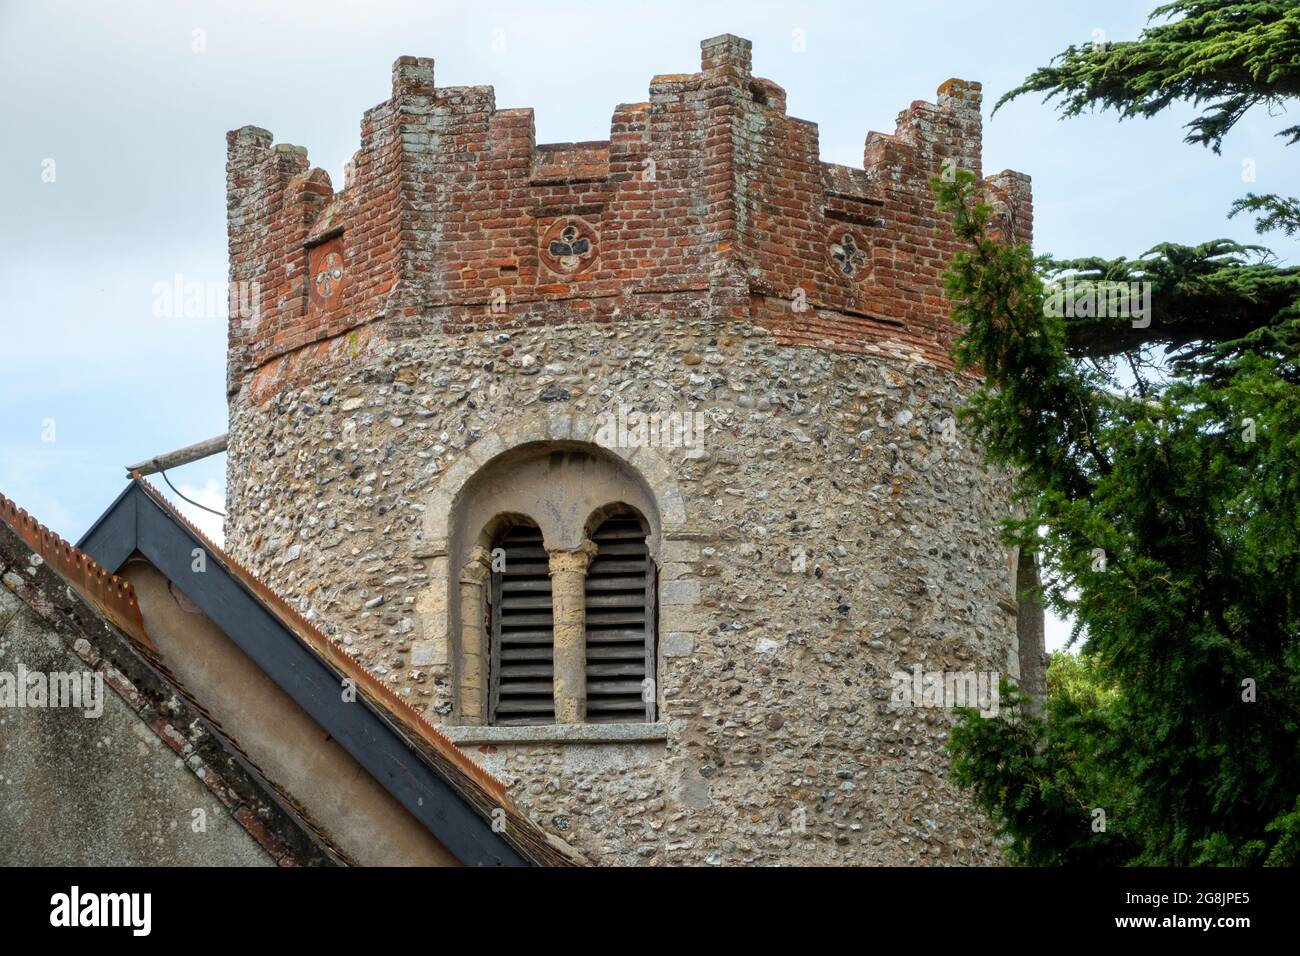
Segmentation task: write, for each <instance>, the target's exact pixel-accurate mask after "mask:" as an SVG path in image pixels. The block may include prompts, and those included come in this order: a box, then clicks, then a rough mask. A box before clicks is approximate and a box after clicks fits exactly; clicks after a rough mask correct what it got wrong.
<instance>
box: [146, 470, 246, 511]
mask: <svg viewBox="0 0 1300 956" xmlns="http://www.w3.org/2000/svg"><path fill="white" fill-rule="evenodd" d="M153 465H154V467H155V468H158V474H160V475H162V478H163V481H165V482H167V487H168V488H170V489H171V490H172V491H173V492H175V494H176V497H177V498H179V499H181V501H188V502H189V503H190V504H192V505H193V506H194V507H196V508H202V509H203V510H204V511H206V512H207V513H208V514H210V515H216V516H217V517H218V518H226V517H229V516H228V515H227V514H226V513H225V512H224V511H217V510H216V509H215V508H209V507H208V506H207V505H201V504H199V503H198V502H197V501H195V500H194V499H193V498H186V497H185V496H184V495H183V494H181V493H180V491H179V490H178V489H177V488H176V486H175V485H173V484H172V480H171V479H170V478H168V477H167V472H166V471H165V470H164V469H162V468H159V467H158V459H157V458H155V459H154V460H153Z"/></svg>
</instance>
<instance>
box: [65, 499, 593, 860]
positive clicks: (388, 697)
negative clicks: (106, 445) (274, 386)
mask: <svg viewBox="0 0 1300 956" xmlns="http://www.w3.org/2000/svg"><path fill="white" fill-rule="evenodd" d="M80 547H81V548H82V549H83V550H84V551H86V552H87V553H88V554H89V555H91V556H92V557H93V558H95V559H96V560H97V561H99V562H100V563H101V564H103V565H104V566H105V567H107V568H110V569H113V570H118V569H120V568H121V567H122V566H123V564H125V562H126V561H127V559H128V558H130V557H131V556H132V555H133V554H136V553H139V554H140V555H141V556H143V557H144V558H145V559H146V560H147V561H148V562H149V563H150V564H151V565H153V566H154V567H155V568H156V569H157V570H158V571H159V572H161V573H162V574H163V575H164V576H165V577H166V578H167V579H168V580H169V581H171V582H172V583H173V584H175V585H176V586H177V587H178V588H179V589H180V590H181V591H182V592H184V593H185V594H186V596H187V597H188V598H189V599H190V600H191V601H193V602H194V604H195V605H197V606H198V608H199V609H200V610H201V611H202V612H203V613H204V614H205V615H206V616H207V617H208V618H209V619H210V620H211V621H212V622H213V623H214V624H215V625H217V627H219V628H220V629H221V630H222V631H223V632H224V633H225V634H226V635H227V636H228V637H229V638H230V640H232V641H233V642H234V643H235V644H236V645H237V646H239V648H240V649H241V650H243V651H244V653H245V654H247V655H248V656H249V658H251V659H252V660H253V662H254V663H255V664H256V665H257V666H258V667H259V668H261V669H262V670H263V671H264V672H265V673H266V674H267V676H269V677H270V678H271V679H272V680H273V681H274V682H275V683H276V685H277V686H279V687H280V688H281V689H282V690H283V691H284V692H285V693H287V694H288V695H289V696H290V697H292V698H293V699H294V700H295V701H296V702H297V703H298V705H299V706H301V707H302V708H303V710H305V711H306V712H307V713H308V714H309V715H310V716H311V717H312V719H314V720H315V721H316V722H317V723H318V724H320V726H321V727H323V728H324V729H325V730H326V731H327V732H328V733H329V734H330V735H331V736H333V737H334V739H335V740H337V741H338V743H339V744H340V745H341V746H342V747H343V749H344V750H346V751H347V752H348V753H349V754H350V755H351V756H352V758H353V759H354V760H356V761H357V763H359V764H360V765H361V766H362V767H364V768H365V769H366V770H367V772H369V773H370V774H371V775H372V776H374V777H375V779H376V780H378V781H379V782H380V784H381V785H382V786H383V787H384V788H385V789H386V790H388V792H389V793H391V794H392V795H393V797H394V798H396V799H397V800H398V801H399V802H400V803H401V804H402V805H403V806H404V807H405V808H406V809H407V810H408V811H409V812H410V813H411V814H412V815H413V816H414V817H415V818H416V819H417V820H419V821H420V823H421V824H423V825H424V826H425V827H426V828H427V829H428V830H429V832H430V833H432V834H433V835H434V836H435V837H436V838H437V839H438V840H439V841H440V842H441V843H442V844H443V845H444V846H446V847H447V849H448V850H450V851H451V852H452V853H453V854H454V855H455V856H456V858H457V859H459V860H460V861H461V862H462V863H465V864H468V865H488V866H499V865H507V866H508V865H528V864H533V863H535V864H549V865H565V864H569V863H572V862H574V859H573V857H572V856H571V855H570V853H571V851H569V853H566V852H565V850H566V849H567V848H562V845H560V844H559V843H558V841H556V840H554V839H553V838H551V837H550V836H548V835H547V834H546V833H544V832H543V831H541V830H540V829H539V828H538V827H537V826H536V825H535V824H533V823H532V822H531V821H530V820H529V819H528V818H527V817H526V816H524V815H523V814H522V813H521V812H519V811H518V810H517V809H516V808H515V807H514V806H513V804H512V803H511V802H510V800H509V798H508V797H507V796H506V793H505V789H504V787H502V785H501V783H500V782H499V781H497V780H496V779H495V778H494V777H492V776H491V775H490V774H488V773H487V771H485V770H483V769H482V768H481V767H479V766H478V765H477V764H475V763H474V762H473V761H472V760H471V759H470V758H469V757H468V756H467V755H466V754H464V753H463V752H462V751H461V750H460V749H459V748H458V747H456V745H455V744H453V743H452V742H451V741H450V740H448V739H447V738H446V737H445V736H443V735H442V734H441V733H440V732H439V731H438V730H437V729H436V728H435V727H434V726H433V725H432V724H430V723H429V722H428V721H427V720H425V719H424V718H423V717H421V716H420V715H419V714H418V713H417V712H416V711H415V710H414V708H412V707H411V706H410V705H409V704H407V703H406V702H405V701H403V700H401V699H400V698H399V697H397V695H396V694H394V693H393V692H392V691H391V689H389V688H388V687H387V686H385V685H384V684H383V682H382V681H380V680H379V679H378V678H377V677H375V676H374V675H373V674H372V673H370V671H368V670H367V669H366V668H365V667H363V666H362V665H361V663H360V662H359V661H357V660H356V659H355V658H353V657H352V656H351V655H349V654H347V653H346V652H345V651H344V650H343V649H342V648H341V647H340V646H339V645H338V644H336V643H335V642H334V641H333V640H331V639H330V638H329V637H327V636H326V635H325V634H324V633H322V632H321V631H320V630H319V629H318V628H316V627H315V626H314V625H313V624H311V622H309V621H307V620H306V619H305V618H304V617H303V616H302V615H301V614H299V613H298V612H297V611H296V610H295V609H294V608H292V607H291V606H290V605H289V604H288V603H287V602H286V601H284V599H283V598H281V597H280V596H279V595H277V594H275V593H274V592H272V591H271V590H270V589H269V588H267V587H266V586H265V585H264V584H262V583H261V582H260V581H258V580H257V579H256V578H255V577H254V576H253V575H252V573H251V572H249V571H248V570H247V569H246V568H244V567H242V566H241V565H240V564H239V563H238V562H236V561H234V560H233V559H232V558H230V557H229V556H228V555H226V554H225V552H224V551H222V550H221V549H220V548H218V547H217V546H216V545H214V544H213V543H212V542H210V541H209V540H207V538H205V537H204V536H203V534H202V533H201V532H199V531H198V529H197V528H195V527H194V526H193V525H191V524H190V523H189V522H188V521H186V520H185V518H184V517H182V516H181V515H180V514H179V513H178V512H176V510H175V509H174V508H172V506H171V504H170V503H169V502H168V501H167V500H166V499H165V498H164V497H163V496H162V495H161V494H160V493H159V492H158V491H157V490H155V489H154V488H153V487H151V486H150V485H149V484H148V483H146V482H145V481H143V480H142V479H140V478H139V477H136V478H135V480H133V481H132V483H131V485H130V486H128V488H127V489H126V490H125V491H124V492H123V493H122V495H120V496H119V497H118V499H117V501H115V502H114V504H113V505H112V507H110V508H109V510H108V511H107V512H106V513H105V514H104V515H103V516H102V517H101V518H100V519H99V520H98V521H97V522H96V523H95V525H94V526H93V527H92V528H91V529H90V530H89V531H88V532H87V533H86V535H85V536H84V537H83V538H82V541H81V542H80ZM196 549H201V551H202V552H203V553H204V554H205V565H206V570H205V571H203V572H202V573H199V572H196V571H195V570H194V566H195V557H196V555H195V551H196ZM347 679H350V680H352V681H354V683H355V687H356V689H357V691H358V693H357V695H356V700H355V702H349V701H345V700H344V697H343V694H342V692H341V691H342V687H343V681H344V680H347ZM498 820H499V821H501V824H499V825H497V826H494V823H495V822H496V821H498ZM502 825H503V828H504V831H503V832H498V831H499V830H502Z"/></svg>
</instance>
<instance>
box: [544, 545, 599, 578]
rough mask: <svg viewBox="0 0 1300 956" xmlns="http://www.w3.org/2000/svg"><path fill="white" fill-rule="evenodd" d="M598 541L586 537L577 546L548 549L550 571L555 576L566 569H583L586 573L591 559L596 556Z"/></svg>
mask: <svg viewBox="0 0 1300 956" xmlns="http://www.w3.org/2000/svg"><path fill="white" fill-rule="evenodd" d="M597 550H598V549H597V547H596V543H595V542H594V541H591V540H590V539H584V540H583V542H582V544H580V545H578V546H577V547H576V548H567V549H560V548H556V549H554V550H550V551H547V552H546V553H547V554H548V555H549V556H550V572H551V575H552V576H554V575H555V574H557V573H562V572H564V571H581V572H583V573H586V570H587V568H588V566H589V565H590V564H591V559H592V558H594V557H595V556H596V551H597Z"/></svg>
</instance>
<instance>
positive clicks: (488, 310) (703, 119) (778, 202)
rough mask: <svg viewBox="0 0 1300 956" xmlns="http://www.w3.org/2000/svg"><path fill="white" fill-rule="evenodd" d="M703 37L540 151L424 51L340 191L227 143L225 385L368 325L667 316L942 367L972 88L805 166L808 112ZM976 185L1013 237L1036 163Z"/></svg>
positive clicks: (1020, 231)
mask: <svg viewBox="0 0 1300 956" xmlns="http://www.w3.org/2000/svg"><path fill="white" fill-rule="evenodd" d="M701 48H702V61H701V71H700V72H699V73H693V74H689V75H687V74H681V75H665V76H656V77H654V78H653V79H652V80H651V82H650V98H649V102H646V103H633V104H624V105H620V106H618V107H617V108H616V109H615V110H614V116H613V121H612V124H611V128H610V138H609V140H608V141H603V142H589V143H563V144H549V145H539V144H538V143H537V142H536V136H535V130H534V123H533V112H532V110H531V109H510V110H498V109H497V108H496V103H495V97H494V93H493V90H492V88H491V87H486V86H472V87H443V88H439V87H437V86H435V84H434V67H433V60H431V59H427V58H422V57H402V58H400V59H399V60H398V61H397V62H396V63H395V64H394V65H393V87H392V88H393V93H392V97H391V98H390V99H388V100H386V101H384V102H383V103H380V104H379V105H378V106H375V107H374V108H372V109H370V110H368V111H367V112H366V114H365V116H364V118H363V120H362V124H361V148H360V150H358V152H357V153H356V154H355V156H354V157H353V159H352V161H351V163H350V164H349V171H348V181H347V182H346V183H345V185H344V188H343V189H342V191H340V192H335V190H334V186H333V184H332V183H331V182H330V178H329V176H328V174H326V173H325V172H324V171H323V170H321V169H312V168H310V167H309V164H308V160H307V153H306V150H304V149H302V148H301V147H297V146H289V145H283V144H281V145H273V143H272V135H271V134H270V133H269V132H267V131H266V130H263V129H258V128H257V127H253V126H246V127H243V128H242V129H239V130H235V131H233V132H231V133H229V134H228V135H227V150H228V163H227V167H226V169H227V191H228V213H229V241H230V277H231V280H232V282H235V283H245V284H252V283H255V284H256V289H257V290H258V294H257V300H256V308H255V309H254V314H252V315H246V316H235V317H233V318H232V320H231V328H230V366H229V371H230V376H229V386H230V389H231V391H232V393H233V392H234V391H237V390H238V389H239V388H240V387H241V385H242V384H243V383H244V382H245V379H246V377H247V376H248V375H249V374H250V373H251V372H253V371H255V370H257V369H260V368H263V367H265V366H267V364H268V363H270V362H272V361H274V360H276V359H278V358H280V357H282V356H286V355H288V354H289V353H292V352H296V351H298V350H301V349H302V348H304V347H305V346H308V345H311V344H313V343H317V342H321V341H323V340H328V339H333V338H335V337H337V336H339V335H342V334H344V333H347V332H350V331H352V330H354V329H356V328H358V327H359V326H362V325H366V324H368V323H372V322H375V321H376V320H382V319H398V320H402V321H405V322H411V321H428V322H430V323H435V325H434V326H433V327H435V328H437V327H440V328H442V329H444V330H446V331H448V332H455V331H463V330H471V329H478V328H499V327H500V328H508V327H511V326H519V325H544V324H566V323H571V322H575V321H634V320H636V319H637V318H639V317H643V316H645V315H648V314H650V313H651V312H653V311H654V310H661V311H662V310H665V309H676V310H686V311H689V312H691V313H693V314H700V315H711V316H713V317H716V318H717V319H719V320H728V319H747V320H750V321H753V322H754V323H756V324H757V325H759V326H762V327H764V328H767V329H769V330H770V331H771V332H772V334H773V335H774V336H775V337H776V339H777V340H778V341H779V342H784V343H788V344H804V345H817V346H823V347H830V348H838V349H849V350H855V351H875V352H886V353H890V354H895V355H898V356H900V357H909V358H919V359H921V360H925V361H931V362H934V363H936V364H943V365H946V364H948V358H947V351H948V346H949V342H950V338H951V332H952V326H951V323H950V322H949V320H948V318H947V314H948V308H947V303H946V302H945V300H944V297H943V279H942V273H943V270H944V268H945V265H946V263H947V260H948V259H949V258H950V256H951V255H952V253H953V252H954V251H955V244H954V242H953V240H952V238H951V236H950V235H948V234H947V232H946V230H944V229H943V228H942V226H941V224H940V220H939V219H938V217H937V216H936V214H935V212H934V198H933V194H932V192H931V189H930V186H929V180H930V178H931V177H932V176H935V175H939V174H941V173H942V172H943V169H944V167H945V164H952V165H956V166H960V167H964V168H968V169H972V170H974V171H975V172H976V173H977V174H979V173H980V138H981V120H980V86H979V84H978V83H969V82H966V81H963V80H956V79H953V80H948V81H947V82H945V83H944V84H943V85H942V86H940V87H939V90H938V97H937V103H927V102H923V101H917V102H915V103H913V104H912V105H911V106H909V107H908V108H907V109H905V110H904V111H903V112H902V113H901V114H899V118H898V125H897V128H896V130H895V132H894V133H893V134H891V135H885V134H881V133H870V134H869V135H868V136H867V138H866V144H865V149H864V156H863V168H862V169H855V168H850V167H847V166H837V165H833V164H830V163H824V162H821V160H820V157H819V151H818V134H817V127H816V125H815V124H813V123H809V122H807V121H805V120H800V119H796V118H794V117H791V116H787V115H786V112H785V92H784V91H783V90H782V89H781V88H780V87H779V86H777V85H776V84H775V83H773V82H771V81H770V80H764V79H760V78H758V77H754V76H753V75H752V73H751V60H750V43H749V41H748V40H743V39H740V38H738V37H734V36H730V35H724V36H720V37H714V38H713V39H710V40H705V41H704V42H703V43H702V44H701ZM989 185H990V187H991V188H990V190H989V193H990V196H991V198H992V200H993V202H994V203H995V207H996V208H998V210H999V212H1000V214H1001V216H1002V217H1003V218H1002V222H1003V226H1004V228H1005V229H1007V230H1008V231H1010V232H1012V233H1013V234H1014V236H1015V238H1016V240H1017V241H1023V242H1028V241H1029V240H1030V239H1031V236H1032V206H1031V201H1030V191H1029V179H1028V177H1026V176H1023V175H1021V174H1018V173H1001V174H999V175H998V176H996V177H993V178H992V179H991V180H990V181H989ZM246 287H247V286H245V288H246Z"/></svg>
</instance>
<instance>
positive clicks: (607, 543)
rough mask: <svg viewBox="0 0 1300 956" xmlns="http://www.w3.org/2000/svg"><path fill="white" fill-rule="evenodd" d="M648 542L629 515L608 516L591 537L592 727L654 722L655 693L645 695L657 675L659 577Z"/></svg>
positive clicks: (589, 670) (589, 669)
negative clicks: (593, 553)
mask: <svg viewBox="0 0 1300 956" xmlns="http://www.w3.org/2000/svg"><path fill="white" fill-rule="evenodd" d="M645 538H646V533H645V528H644V527H643V526H642V524H641V521H640V520H639V519H638V518H635V517H633V516H631V515H628V516H619V517H615V518H609V519H608V520H606V521H605V522H604V523H603V524H601V526H600V527H599V528H597V529H596V532H595V534H593V535H592V541H594V542H595V543H596V547H597V552H596V556H595V557H594V558H593V559H592V561H591V566H590V567H589V568H588V569H587V600H586V612H587V613H586V616H587V721H588V722H589V723H593V724H609V723H641V722H642V721H646V722H653V721H654V719H655V702H654V697H655V695H654V693H649V694H646V693H644V690H645V687H646V685H645V683H644V682H645V680H646V678H647V677H649V678H652V679H653V677H654V674H655V663H654V661H655V640H654V633H655V575H654V562H653V561H651V560H650V552H649V549H647V548H646V541H645ZM651 689H652V690H653V685H651ZM645 697H649V698H650V699H649V700H648V701H647V700H645V699H644V698H645Z"/></svg>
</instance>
